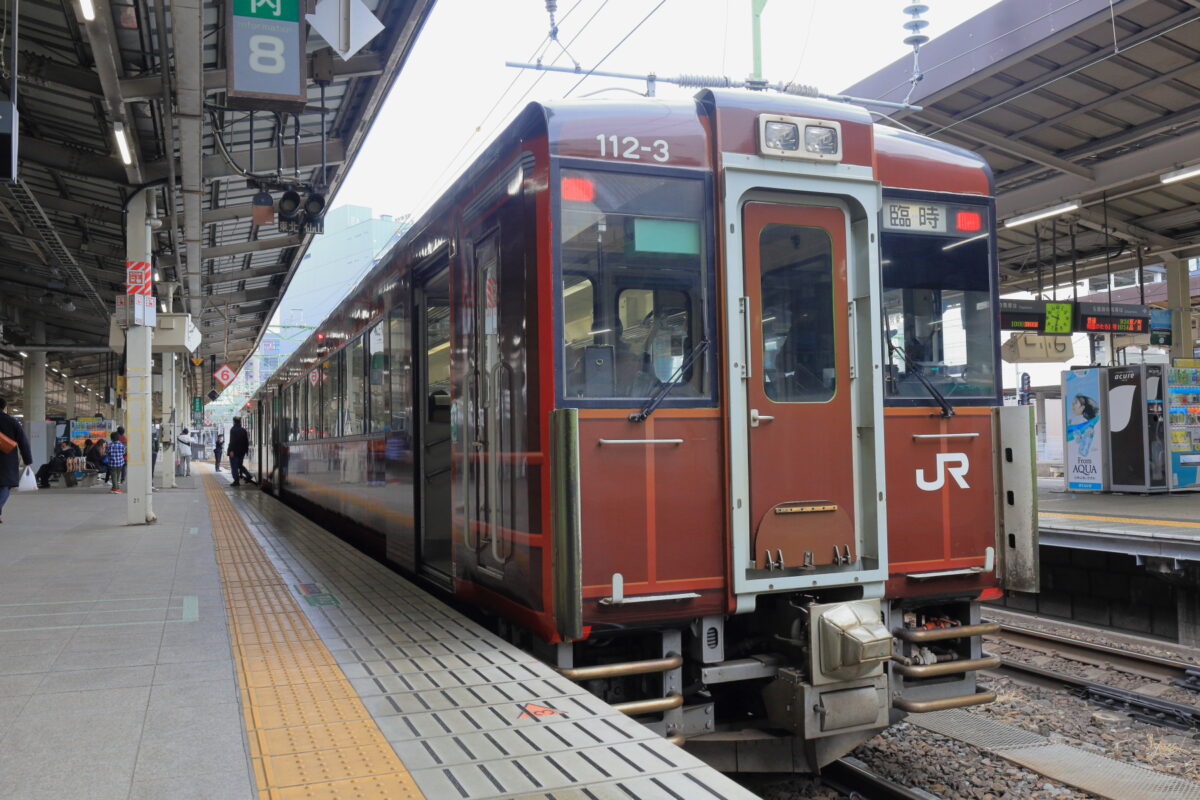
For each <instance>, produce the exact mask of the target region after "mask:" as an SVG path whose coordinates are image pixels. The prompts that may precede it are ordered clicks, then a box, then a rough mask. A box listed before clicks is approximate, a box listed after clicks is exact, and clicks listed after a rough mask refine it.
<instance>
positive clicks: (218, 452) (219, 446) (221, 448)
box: [213, 433, 225, 472]
mask: <svg viewBox="0 0 1200 800" xmlns="http://www.w3.org/2000/svg"><path fill="white" fill-rule="evenodd" d="M224 453H225V434H223V433H218V434H217V441H216V444H214V445H213V461H214V462H215V463H216V465H217V472H220V471H221V456H222V455H224Z"/></svg>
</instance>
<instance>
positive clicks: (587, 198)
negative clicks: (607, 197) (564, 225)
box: [562, 178, 596, 203]
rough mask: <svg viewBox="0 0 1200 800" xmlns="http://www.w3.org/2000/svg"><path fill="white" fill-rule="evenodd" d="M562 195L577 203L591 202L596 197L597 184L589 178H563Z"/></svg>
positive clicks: (564, 198) (565, 198)
mask: <svg viewBox="0 0 1200 800" xmlns="http://www.w3.org/2000/svg"><path fill="white" fill-rule="evenodd" d="M562 197H563V200H571V201H573V202H576V203H590V202H592V201H593V200H595V199H596V184H594V183H592V182H591V181H590V180H588V179H587V178H563V182H562Z"/></svg>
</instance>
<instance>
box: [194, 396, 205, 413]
mask: <svg viewBox="0 0 1200 800" xmlns="http://www.w3.org/2000/svg"><path fill="white" fill-rule="evenodd" d="M192 413H193V414H203V413H204V398H203V397H193V398H192Z"/></svg>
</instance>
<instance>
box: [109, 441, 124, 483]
mask: <svg viewBox="0 0 1200 800" xmlns="http://www.w3.org/2000/svg"><path fill="white" fill-rule="evenodd" d="M108 474H109V477H110V478H111V480H112V489H111V491H112V493H113V494H121V481H123V480H124V479H125V443H124V442H122V441H121V429H120V428H118V429H117V430H115V431H113V432H112V444H110V445H109V446H108Z"/></svg>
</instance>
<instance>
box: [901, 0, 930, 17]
mask: <svg viewBox="0 0 1200 800" xmlns="http://www.w3.org/2000/svg"><path fill="white" fill-rule="evenodd" d="M928 10H929V6H927V5H925V4H924V3H913V4H912V5H910V6H907V7H906V8H905V9H904V13H905V14H911V15H912V16H914V17H916V16H919V15H921V14H924V13H925V12H926V11H928Z"/></svg>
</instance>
